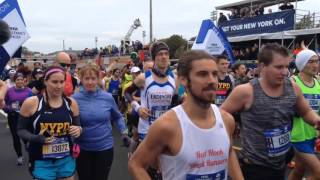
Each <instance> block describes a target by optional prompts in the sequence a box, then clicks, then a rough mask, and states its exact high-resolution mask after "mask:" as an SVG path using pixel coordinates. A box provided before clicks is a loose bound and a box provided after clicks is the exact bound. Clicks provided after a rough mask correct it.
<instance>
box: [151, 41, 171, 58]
mask: <svg viewBox="0 0 320 180" xmlns="http://www.w3.org/2000/svg"><path fill="white" fill-rule="evenodd" d="M162 50H167V51H169V46H168V45H167V44H166V43H164V42H161V41H158V42H155V43H153V44H152V46H151V48H150V54H151V57H152V59H153V60H154V59H155V57H156V55H157V54H158V52H160V51H162Z"/></svg>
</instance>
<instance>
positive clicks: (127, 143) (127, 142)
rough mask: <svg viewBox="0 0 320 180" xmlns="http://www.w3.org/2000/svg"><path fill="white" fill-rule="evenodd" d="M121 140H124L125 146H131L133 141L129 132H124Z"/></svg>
mask: <svg viewBox="0 0 320 180" xmlns="http://www.w3.org/2000/svg"><path fill="white" fill-rule="evenodd" d="M121 140H122V145H123V146H125V147H129V146H130V144H131V142H132V140H131V138H130V137H129V136H128V135H127V134H122V135H121Z"/></svg>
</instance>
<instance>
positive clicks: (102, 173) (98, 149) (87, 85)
mask: <svg viewBox="0 0 320 180" xmlns="http://www.w3.org/2000/svg"><path fill="white" fill-rule="evenodd" d="M80 79H81V84H82V85H83V88H81V90H80V92H79V93H76V94H74V95H73V98H74V99H75V100H76V101H77V102H78V104H79V110H80V121H81V126H82V134H81V136H80V138H78V139H77V142H78V144H79V145H80V149H81V153H80V156H79V158H78V159H77V171H78V175H79V179H80V180H105V179H107V178H108V174H109V171H110V168H111V165H112V161H113V135H112V125H111V121H113V124H115V125H116V126H117V128H118V129H119V131H120V132H121V134H122V140H123V141H124V142H129V139H130V138H129V137H128V136H127V128H126V125H125V122H124V119H123V115H122V114H121V113H120V112H119V110H118V106H117V105H116V103H115V101H114V99H113V97H112V95H111V94H110V93H107V92H105V91H103V90H102V89H100V88H99V87H98V82H100V80H99V69H98V68H96V66H94V65H90V64H89V65H87V66H85V67H84V68H82V70H81V73H80Z"/></svg>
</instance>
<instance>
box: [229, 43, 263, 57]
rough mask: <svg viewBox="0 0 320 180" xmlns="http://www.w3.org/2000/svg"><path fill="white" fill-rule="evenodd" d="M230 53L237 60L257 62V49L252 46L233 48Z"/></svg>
mask: <svg viewBox="0 0 320 180" xmlns="http://www.w3.org/2000/svg"><path fill="white" fill-rule="evenodd" d="M232 51H233V55H234V57H235V58H236V59H237V60H257V56H258V52H259V47H258V45H257V44H254V45H253V46H252V47H246V48H234V49H233V50H232Z"/></svg>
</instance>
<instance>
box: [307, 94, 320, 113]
mask: <svg viewBox="0 0 320 180" xmlns="http://www.w3.org/2000/svg"><path fill="white" fill-rule="evenodd" d="M304 97H305V99H306V100H307V101H308V103H309V106H310V107H311V108H312V110H314V111H316V112H317V111H318V110H319V106H320V95H318V94H304Z"/></svg>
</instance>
